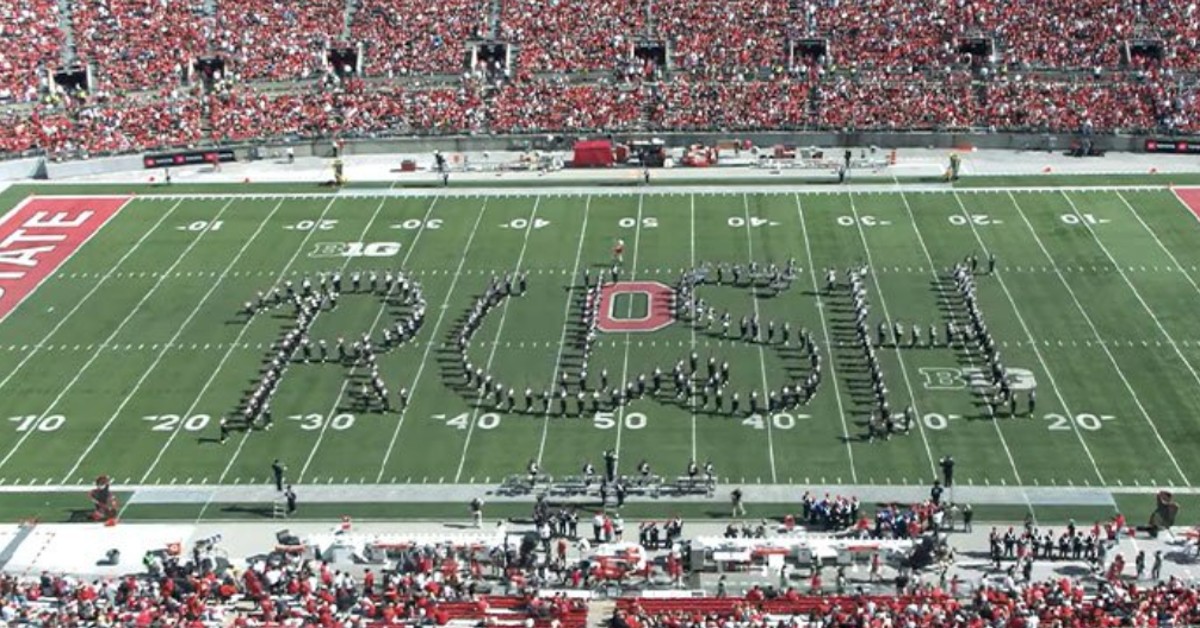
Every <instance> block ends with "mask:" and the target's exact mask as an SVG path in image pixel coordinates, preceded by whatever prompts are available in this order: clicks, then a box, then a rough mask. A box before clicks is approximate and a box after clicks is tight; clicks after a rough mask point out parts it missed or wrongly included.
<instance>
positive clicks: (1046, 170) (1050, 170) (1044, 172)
mask: <svg viewBox="0 0 1200 628" xmlns="http://www.w3.org/2000/svg"><path fill="white" fill-rule="evenodd" d="M1052 171H1053V169H1052V168H1050V166H1046V167H1045V168H1042V174H1050V173H1051V172H1052Z"/></svg>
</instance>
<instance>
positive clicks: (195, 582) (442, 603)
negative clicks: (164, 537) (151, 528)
mask: <svg viewBox="0 0 1200 628" xmlns="http://www.w3.org/2000/svg"><path fill="white" fill-rule="evenodd" d="M159 562H160V564H161V563H162V561H159ZM479 568H480V566H479V565H478V564H477V563H476V562H474V561H468V560H465V559H462V558H460V557H458V556H456V555H454V554H453V553H451V552H448V551H447V548H445V547H441V546H439V547H428V548H419V549H415V550H412V551H408V552H404V555H403V556H402V557H401V558H400V560H399V561H398V562H397V564H396V568H395V569H384V570H381V571H379V572H375V571H372V570H371V569H367V570H366V571H365V572H364V573H362V575H361V576H359V577H355V576H353V575H351V574H350V573H348V572H343V571H339V570H335V569H333V568H331V567H330V566H329V565H327V564H326V563H321V562H316V561H304V560H299V559H296V558H288V557H287V555H282V556H281V555H278V554H274V555H272V556H271V557H269V558H266V559H261V560H257V561H255V562H254V563H252V564H251V565H249V567H248V568H246V569H231V568H224V569H219V570H216V571H214V570H200V569H192V568H191V565H190V564H187V565H180V564H177V563H175V562H174V561H173V560H168V561H167V562H166V563H165V564H162V566H161V568H159V569H158V570H157V571H156V572H152V573H151V574H149V575H143V576H127V577H124V578H106V579H97V580H93V581H87V580H81V579H76V578H72V577H63V576H55V575H51V574H48V573H43V574H41V575H40V576H37V577H32V578H30V577H15V576H9V575H0V622H3V623H4V624H5V625H51V626H52V625H64V626H66V625H81V624H87V625H122V626H154V625H189V626H217V625H224V626H249V625H257V626H261V625H276V626H277V625H301V624H304V625H320V626H344V625H359V622H369V623H370V624H371V625H398V624H405V625H445V624H447V623H448V622H450V621H455V620H458V621H460V622H462V621H466V622H467V624H477V623H481V622H485V621H486V622H487V623H488V624H489V625H496V626H511V627H513V628H516V627H519V626H525V627H527V628H583V626H584V624H585V623H586V609H585V608H584V607H583V606H582V604H581V603H579V602H577V601H571V600H568V599H567V598H564V597H554V598H535V597H533V596H531V595H521V596H489V595H477V594H476V593H475V588H476V587H477V586H478V584H479V583H480V582H481V581H482V580H483V577H482V574H481V573H473V572H472V570H476V571H477V570H478V569H479ZM514 571H519V570H515V569H514ZM511 577H512V579H513V580H516V581H521V580H523V578H522V577H520V576H519V575H518V574H516V573H514V574H512V576H511ZM502 621H503V622H504V623H502ZM464 625H465V624H464Z"/></svg>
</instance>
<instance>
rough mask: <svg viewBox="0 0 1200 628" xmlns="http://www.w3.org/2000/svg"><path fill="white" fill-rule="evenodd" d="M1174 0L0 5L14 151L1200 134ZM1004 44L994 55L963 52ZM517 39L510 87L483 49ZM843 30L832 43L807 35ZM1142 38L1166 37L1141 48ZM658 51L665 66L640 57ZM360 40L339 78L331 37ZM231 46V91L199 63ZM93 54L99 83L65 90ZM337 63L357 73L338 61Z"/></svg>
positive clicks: (338, 43)
mask: <svg viewBox="0 0 1200 628" xmlns="http://www.w3.org/2000/svg"><path fill="white" fill-rule="evenodd" d="M1197 12H1198V9H1197V5H1196V4H1195V3H1191V4H1189V3H1184V2H1178V1H1175V0H1171V1H1164V0H1143V1H1139V2H1136V3H1128V2H1118V1H1116V0H1071V1H1069V2H1068V1H1066V0H1037V1H1034V0H1012V1H1008V0H1006V1H1003V2H1001V1H999V0H984V1H982V2H970V3H963V2H955V3H949V4H947V3H938V2H932V1H931V0H754V1H751V0H616V1H612V0H605V1H600V0H582V1H571V2H567V1H566V0H550V1H548V2H542V1H540V0H539V1H534V0H442V1H440V2H434V3H428V2H423V3H416V2H413V1H411V0H312V1H310V2H302V3H295V2H285V1H284V0H236V1H234V0H61V1H59V0H26V1H23V2H16V1H15V0H0V42H2V43H3V45H4V48H5V54H4V55H0V121H2V122H3V123H4V124H5V125H6V129H8V131H7V132H6V133H4V134H0V151H2V152H4V153H21V152H26V151H45V152H47V153H48V154H50V155H51V156H53V157H70V156H80V155H98V154H105V153H114V152H135V151H140V150H146V149H154V148H157V147H163V146H173V145H189V144H197V143H203V142H210V141H240V140H251V139H256V138H262V137H271V138H279V137H328V136H332V135H340V136H345V137H351V136H374V135H379V134H388V133H391V134H396V133H403V134H414V133H415V134H437V133H479V132H498V133H508V132H533V131H537V132H562V131H592V130H600V129H603V130H613V131H626V130H651V131H657V130H694V129H701V128H705V129H716V130H726V131H749V130H760V129H777V128H779V129H810V130H817V129H830V130H943V129H953V130H961V129H974V130H979V131H1008V130H1011V131H1033V132H1045V131H1058V132H1069V133H1076V132H1083V133H1086V132H1094V133H1112V132H1118V133H1121V132H1160V133H1161V132H1175V133H1196V132H1200V104H1198V103H1197V91H1198V88H1197V73H1200V15H1197ZM970 38H984V39H987V40H990V42H991V43H992V44H993V45H994V54H995V57H994V59H990V60H989V59H981V58H979V57H973V56H971V55H970V54H968V52H967V51H966V50H965V49H964V48H962V47H960V43H962V42H963V41H966V40H967V39H970ZM492 39H494V40H498V41H502V42H505V43H507V44H509V45H510V46H511V48H510V49H509V50H508V53H509V58H511V59H512V61H513V66H512V67H511V72H510V73H509V74H508V76H507V77H504V78H505V79H506V80H504V81H503V82H498V79H499V78H500V77H499V76H497V75H496V73H494V72H485V71H483V70H485V69H487V68H486V65H485V64H484V63H477V64H476V65H475V66H473V67H471V66H469V65H468V62H469V60H470V59H471V58H472V55H471V54H470V52H471V50H472V46H473V44H474V43H475V42H478V41H481V40H492ZM802 40H816V41H818V42H821V41H823V42H825V44H826V45H827V49H826V55H825V56H824V57H814V56H811V55H812V50H811V49H806V50H808V52H807V53H805V52H804V51H802V50H800V49H799V48H796V49H793V47H792V46H791V44H792V43H793V42H800V41H802ZM1131 42H1154V44H1153V45H1149V46H1146V45H1142V46H1137V45H1131ZM642 43H646V44H652V46H650V48H652V47H653V46H656V45H658V44H660V43H661V44H663V45H664V46H665V48H664V49H663V52H664V53H665V58H666V59H667V62H668V67H667V68H665V69H663V68H657V71H655V70H656V68H655V67H654V66H653V65H652V64H650V62H648V61H647V60H646V59H645V58H638V57H637V56H636V55H635V48H638V45H639V44H642ZM342 47H346V48H351V49H357V50H361V52H362V55H363V56H362V59H361V61H362V63H361V68H362V73H363V75H364V76H363V77H360V78H358V79H353V80H350V81H336V80H330V79H329V78H328V74H329V73H330V71H331V68H330V65H329V63H328V50H330V49H331V48H342ZM205 57H215V58H219V59H222V60H223V61H224V63H225V72H224V74H223V75H221V76H220V77H219V78H221V79H225V80H222V81H218V85H219V87H218V88H217V89H208V90H204V89H201V87H200V86H199V85H198V83H199V82H200V81H199V73H198V72H193V71H192V70H190V66H191V65H192V63H193V61H194V60H196V59H198V58H205ZM63 68H88V69H90V70H91V72H92V76H93V91H92V92H91V93H88V94H62V93H59V94H53V95H52V94H48V93H47V91H46V87H47V85H48V84H49V83H50V81H51V80H52V75H53V73H54V71H56V70H59V69H63ZM338 69H339V70H340V69H343V68H338Z"/></svg>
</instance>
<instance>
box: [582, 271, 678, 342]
mask: <svg viewBox="0 0 1200 628" xmlns="http://www.w3.org/2000/svg"><path fill="white" fill-rule="evenodd" d="M623 295H627V296H626V299H636V298H637V297H642V298H644V299H645V303H644V308H645V311H644V312H637V313H635V314H627V312H633V310H634V309H635V308H634V307H633V305H632V304H630V305H629V306H628V307H625V308H617V307H616V306H617V303H618V301H622V299H620V298H619V297H621V296H623ZM674 298H675V291H674V290H673V289H672V288H671V287H670V286H667V285H663V284H661V283H659V282H657V281H619V282H617V283H612V284H608V285H606V286H603V287H601V288H600V316H599V319H600V320H599V321H598V323H597V325H596V326H597V327H598V328H599V329H600V331H606V332H632V331H637V332H645V331H658V330H659V329H662V328H663V327H666V326H667V325H670V324H671V323H672V322H674V318H672V316H671V302H672V300H673V299H674ZM618 309H622V310H626V312H622V311H618Z"/></svg>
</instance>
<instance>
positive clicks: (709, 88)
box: [0, 76, 1200, 156]
mask: <svg viewBox="0 0 1200 628" xmlns="http://www.w3.org/2000/svg"><path fill="white" fill-rule="evenodd" d="M0 121H3V123H4V125H5V129H6V132H5V133H4V134H2V135H0V152H5V153H19V152H23V151H26V150H37V149H40V150H44V151H46V152H47V153H49V154H50V155H51V156H66V155H69V154H93V155H94V154H100V153H108V152H136V151H142V150H151V149H156V148H165V147H178V146H189V145H195V144H196V143H198V142H202V141H213V142H237V141H245V140H251V139H256V138H289V137H304V138H315V137H374V136H382V135H396V134H452V133H480V132H497V133H530V132H560V131H561V132H580V131H583V132H587V131H632V130H638V129H650V130H696V129H724V130H728V131H749V130H759V129H799V128H804V129H834V130H940V129H966V128H975V129H981V128H986V129H988V130H990V131H1026V132H1029V131H1032V132H1046V131H1055V132H1064V133H1082V134H1090V133H1097V134H1100V133H1112V132H1126V133H1128V132H1155V131H1160V130H1170V131H1174V132H1182V133H1196V132H1200V98H1198V93H1197V91H1196V90H1195V89H1180V88H1178V87H1177V86H1176V85H1175V84H1172V83H1166V82H1162V83H1160V82H1155V81H1146V82H1138V83H1125V82H1094V83H1084V82H1065V81H1034V80H1021V79H1019V78H1013V79H1004V80H997V81H994V82H990V83H988V84H986V85H984V86H982V87H981V86H979V85H973V84H971V83H968V82H966V81H959V80H954V79H950V80H947V81H944V82H942V83H933V82H929V81H924V80H914V81H901V80H894V79H879V80H874V79H867V78H863V77H845V76H831V77H825V78H824V79H822V80H817V81H805V80H797V79H787V78H784V79H780V80H777V81H752V82H744V81H740V80H732V81H699V80H692V79H688V78H685V77H678V78H677V79H676V80H673V81H671V82H668V83H663V84H660V85H655V86H652V85H613V84H604V83H600V84H580V83H570V82H567V81H563V80H561V79H536V80H529V81H524V82H514V83H506V84H503V85H502V86H500V87H499V88H498V89H494V90H486V89H484V88H482V87H480V86H479V85H478V84H474V83H472V82H469V81H465V82H463V83H461V84H459V85H457V86H454V85H447V86H433V87H409V88H405V87H401V86H377V85H366V84H364V83H362V82H361V81H349V82H348V83H345V84H343V85H342V86H341V87H339V88H337V89H323V88H314V89H308V90H303V91H285V92H265V91H260V90H257V89H254V88H252V87H248V86H234V87H231V88H229V89H226V90H224V91H221V92H214V93H211V94H207V95H199V94H194V93H175V92H172V91H165V90H164V91H162V92H159V93H157V94H153V95H152V97H142V98H137V99H130V98H112V97H110V98H84V99H68V101H67V102H60V103H58V104H55V105H39V106H37V107H34V108H32V109H29V110H23V111H14V110H8V111H0Z"/></svg>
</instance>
